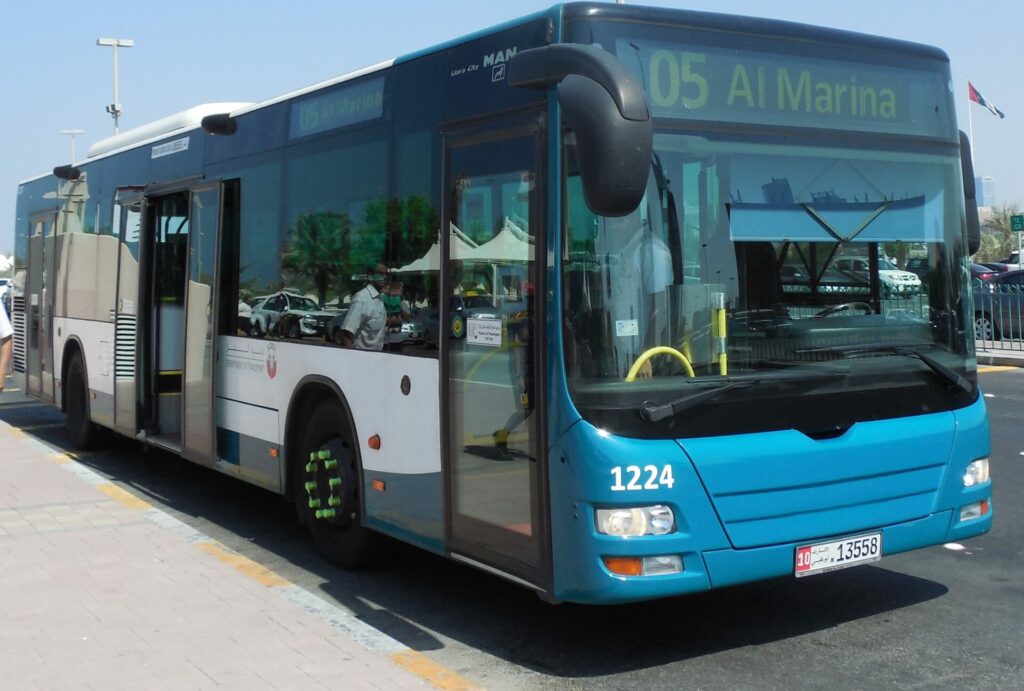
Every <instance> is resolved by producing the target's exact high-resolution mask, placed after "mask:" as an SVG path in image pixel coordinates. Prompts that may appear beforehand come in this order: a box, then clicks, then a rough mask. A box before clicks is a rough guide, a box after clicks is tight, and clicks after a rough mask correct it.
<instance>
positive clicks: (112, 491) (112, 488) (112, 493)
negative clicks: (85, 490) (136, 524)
mask: <svg viewBox="0 0 1024 691" xmlns="http://www.w3.org/2000/svg"><path fill="white" fill-rule="evenodd" d="M93 486H94V487H95V488H96V489H98V490H99V491H101V492H103V493H104V494H106V495H107V496H108V497H110V498H111V499H113V500H114V501H116V502H117V503H118V504H121V505H122V506H126V507H128V508H129V509H135V510H136V511H147V510H149V509H151V508H153V507H152V505H151V504H149V503H148V502H145V501H143V500H141V499H139V498H138V497H136V496H135V495H134V494H132V493H131V492H127V491H125V490H123V489H121V488H120V487H118V486H117V485H115V484H113V483H111V482H101V483H100V484H98V485H93Z"/></svg>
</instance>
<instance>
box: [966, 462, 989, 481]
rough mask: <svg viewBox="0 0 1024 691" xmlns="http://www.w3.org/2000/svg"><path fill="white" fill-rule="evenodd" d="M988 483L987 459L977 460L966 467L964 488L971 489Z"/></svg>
mask: <svg viewBox="0 0 1024 691" xmlns="http://www.w3.org/2000/svg"><path fill="white" fill-rule="evenodd" d="M984 482H988V459H987V458H979V459H978V460H976V461H972V462H971V464H970V465H968V466H967V472H965V473H964V487H973V486H974V485H980V484H982V483H984Z"/></svg>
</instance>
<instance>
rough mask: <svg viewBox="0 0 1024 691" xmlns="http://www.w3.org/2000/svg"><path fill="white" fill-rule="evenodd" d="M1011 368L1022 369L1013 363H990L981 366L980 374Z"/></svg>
mask: <svg viewBox="0 0 1024 691" xmlns="http://www.w3.org/2000/svg"><path fill="white" fill-rule="evenodd" d="M1011 369H1020V368H1019V367H1013V366H1011V365H989V366H986V367H979V368H978V374H988V373H989V372H1006V371H1007V370H1011Z"/></svg>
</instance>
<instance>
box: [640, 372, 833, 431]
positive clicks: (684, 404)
mask: <svg viewBox="0 0 1024 691" xmlns="http://www.w3.org/2000/svg"><path fill="white" fill-rule="evenodd" d="M846 376H847V373H846V372H816V373H810V372H803V373H795V372H784V373H779V374H775V375H769V374H765V375H757V376H752V377H730V378H728V379H718V380H715V382H714V383H716V384H719V385H718V386H716V387H715V388H713V389H704V390H703V391H699V392H697V393H691V394H688V395H686V396H680V397H679V398H676V399H673V400H671V401H667V402H665V403H654V402H653V401H644V402H643V403H642V404H641V405H640V410H639V412H640V417H641V418H642V419H644V420H647V421H648V422H660V421H662V420H664V419H665V418H667V417H671V416H673V415H678V414H679V413H681V412H683V411H684V410H686V409H688V408H692V407H693V406H695V405H697V404H698V403H707V402H708V401H711V400H714V399H716V398H718V397H719V396H721V395H722V394H724V393H725V392H726V391H731V390H733V389H743V388H749V387H751V386H755V385H757V384H762V383H765V382H780V383H781V382H785V383H792V382H815V381H823V380H829V379H841V378H845V377H846Z"/></svg>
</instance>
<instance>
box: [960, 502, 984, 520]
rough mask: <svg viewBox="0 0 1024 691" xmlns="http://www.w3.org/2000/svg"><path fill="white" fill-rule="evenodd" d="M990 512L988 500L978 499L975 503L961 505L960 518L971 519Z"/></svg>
mask: <svg viewBox="0 0 1024 691" xmlns="http://www.w3.org/2000/svg"><path fill="white" fill-rule="evenodd" d="M987 513H988V500H982V501H976V502H974V503H973V504H968V505H967V506H962V507H960V520H961V521H969V520H971V519H972V518H981V517H982V516H984V515H985V514H987Z"/></svg>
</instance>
